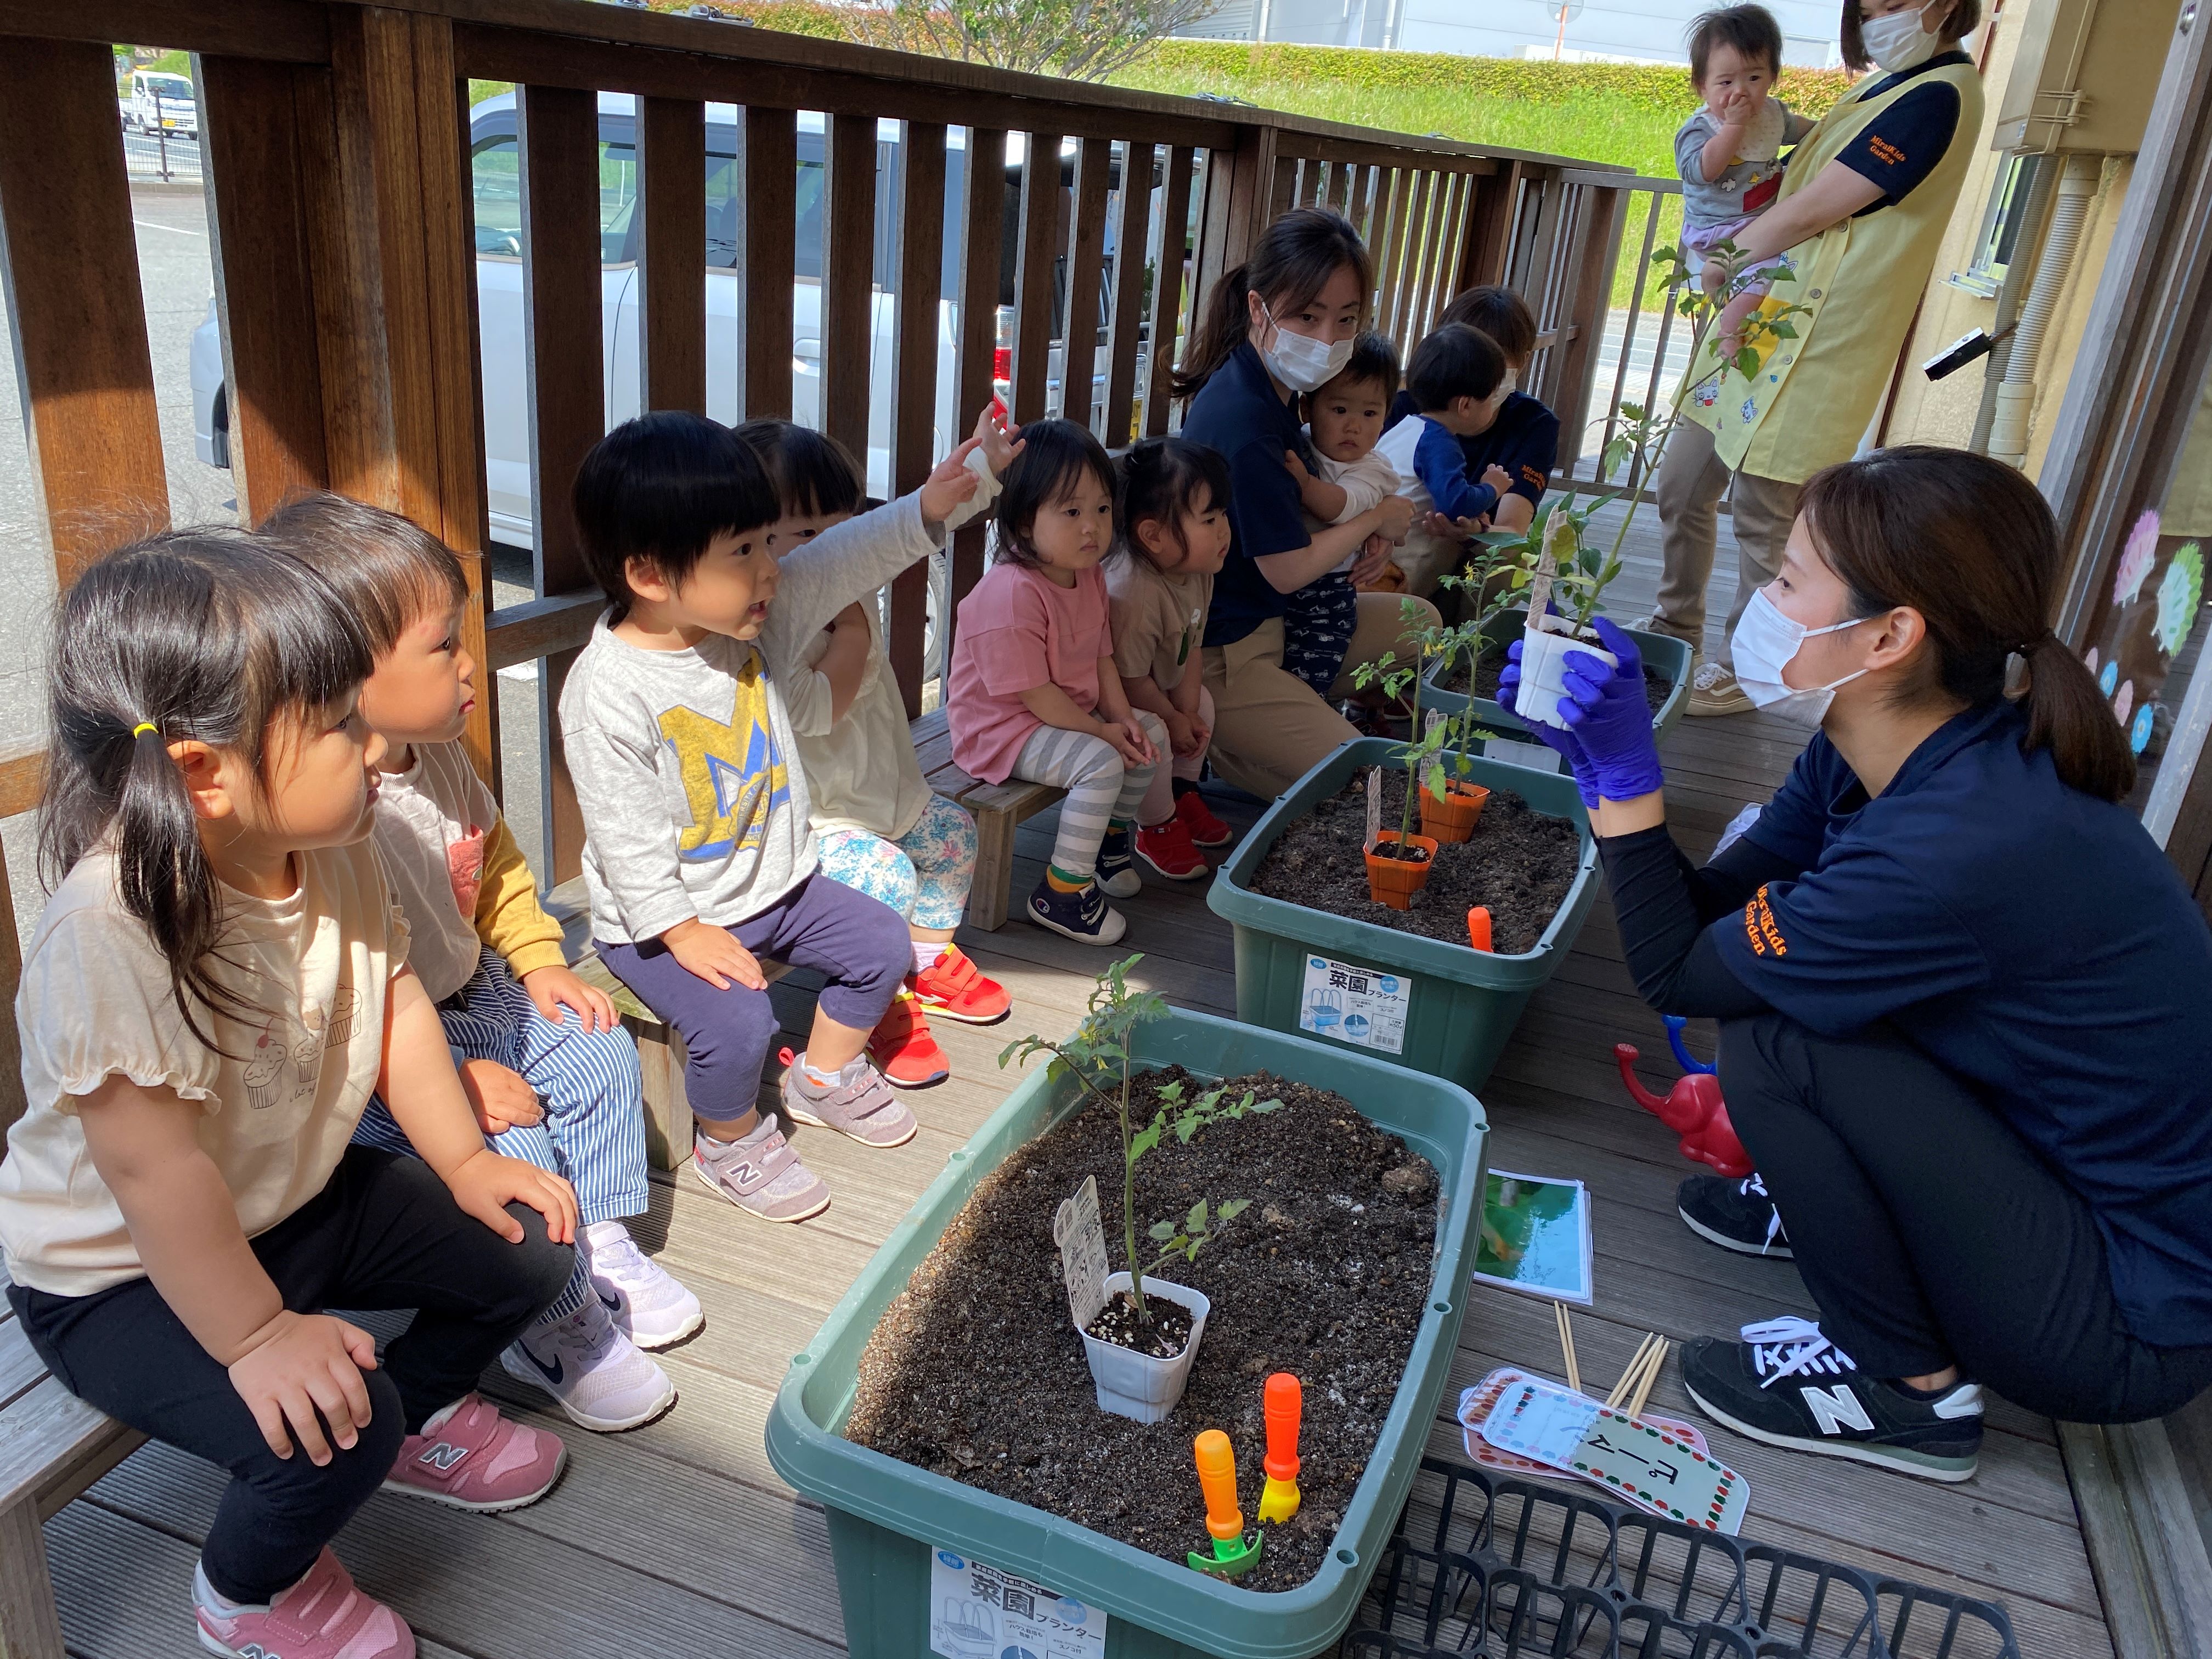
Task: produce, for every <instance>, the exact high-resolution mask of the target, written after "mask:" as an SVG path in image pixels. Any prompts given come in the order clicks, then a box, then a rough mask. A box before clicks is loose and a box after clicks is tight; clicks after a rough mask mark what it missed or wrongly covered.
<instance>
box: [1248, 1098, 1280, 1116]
mask: <svg viewBox="0 0 2212 1659" xmlns="http://www.w3.org/2000/svg"><path fill="white" fill-rule="evenodd" d="M1282 1109H1283V1103H1282V1102H1281V1101H1279V1100H1263V1101H1261V1103H1259V1104H1258V1105H1257V1106H1255V1107H1254V1108H1253V1110H1254V1111H1255V1112H1258V1113H1261V1114H1262V1115H1264V1114H1266V1113H1268V1112H1279V1111H1281V1110H1282Z"/></svg>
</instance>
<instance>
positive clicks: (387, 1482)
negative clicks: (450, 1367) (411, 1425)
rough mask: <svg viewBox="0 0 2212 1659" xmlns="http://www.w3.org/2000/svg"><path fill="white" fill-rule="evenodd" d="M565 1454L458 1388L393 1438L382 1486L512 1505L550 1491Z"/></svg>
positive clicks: (465, 1502)
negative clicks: (412, 1430) (416, 1429)
mask: <svg viewBox="0 0 2212 1659" xmlns="http://www.w3.org/2000/svg"><path fill="white" fill-rule="evenodd" d="M567 1463H568V1448H567V1447H566V1446H564V1445H562V1443H561V1439H560V1437H559V1436H558V1435H551V1434H548V1433H546V1432H545V1431H544V1430H543V1429H532V1428H525V1427H524V1426H523V1425H521V1424H520V1423H516V1422H512V1421H510V1420H509V1419H507V1418H504V1417H501V1415H500V1414H499V1411H498V1408H497V1407H495V1406H493V1404H492V1403H491V1402H490V1401H489V1400H486V1399H485V1398H484V1397H483V1395H475V1394H471V1395H462V1396H461V1399H460V1401H459V1404H457V1405H452V1406H448V1407H446V1409H445V1410H444V1411H442V1412H440V1413H438V1414H437V1415H436V1416H435V1417H433V1418H432V1419H430V1420H429V1421H428V1423H425V1424H424V1425H422V1433H420V1434H410V1435H409V1436H408V1437H406V1438H405V1439H404V1440H403V1441H401V1442H400V1443H399V1455H398V1458H397V1459H395V1460H394V1461H393V1462H392V1473H391V1474H387V1475H386V1476H385V1477H384V1489H385V1490H386V1492H398V1493H400V1494H402V1495H403V1496H404V1497H408V1498H428V1499H429V1500H430V1501H431V1502H432V1503H434V1504H450V1505H451V1506H452V1507H453V1508H454V1509H457V1510H480V1511H486V1512H489V1511H491V1510H519V1509H520V1508H522V1506H523V1505H524V1504H535V1503H536V1502H537V1501H538V1499H539V1498H543V1497H544V1496H545V1494H546V1493H547V1492H550V1491H552V1490H553V1483H554V1482H555V1481H556V1480H559V1479H560V1478H561V1471H562V1468H564V1467H566V1465H567ZM349 1659H350V1656H349Z"/></svg>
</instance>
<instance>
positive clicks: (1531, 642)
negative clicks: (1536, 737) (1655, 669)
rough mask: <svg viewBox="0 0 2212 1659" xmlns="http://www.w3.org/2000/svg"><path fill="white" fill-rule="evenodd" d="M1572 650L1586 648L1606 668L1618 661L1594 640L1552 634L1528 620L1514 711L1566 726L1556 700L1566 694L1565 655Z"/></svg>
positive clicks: (1544, 722)
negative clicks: (1560, 716)
mask: <svg viewBox="0 0 2212 1659" xmlns="http://www.w3.org/2000/svg"><path fill="white" fill-rule="evenodd" d="M1571 651H1587V652H1589V654H1590V655H1591V656H1593V657H1595V658H1596V659H1598V660H1599V661H1600V662H1601V663H1603V664H1605V665H1607V667H1608V668H1611V667H1617V666H1618V665H1620V658H1618V657H1616V656H1614V655H1613V653H1612V652H1610V651H1607V649H1605V647H1602V646H1601V645H1599V644H1598V643H1597V641H1595V640H1594V639H1585V640H1578V639H1577V638H1575V637H1574V636H1573V635H1571V634H1554V633H1553V632H1552V630H1551V629H1548V628H1539V627H1537V626H1536V625H1535V624H1534V623H1529V624H1528V627H1527V628H1525V629H1522V635H1521V684H1520V685H1519V687H1518V688H1516V690H1515V691H1514V693H1513V712H1514V713H1515V714H1518V715H1519V716H1520V717H1521V718H1522V720H1533V721H1534V722H1536V723H1537V724H1539V725H1541V726H1552V727H1553V728H1554V729H1556V730H1559V731H1565V729H1566V724H1567V723H1566V722H1565V720H1561V719H1560V718H1559V699H1560V698H1561V697H1564V696H1566V695H1567V689H1566V685H1565V676H1566V656H1567V653H1569V652H1571Z"/></svg>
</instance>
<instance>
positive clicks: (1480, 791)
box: [1421, 779, 1490, 842]
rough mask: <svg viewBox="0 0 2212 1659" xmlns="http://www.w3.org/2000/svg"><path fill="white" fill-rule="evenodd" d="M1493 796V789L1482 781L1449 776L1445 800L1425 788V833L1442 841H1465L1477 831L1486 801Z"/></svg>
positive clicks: (1423, 823) (1422, 796)
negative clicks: (1484, 785) (1488, 787)
mask: <svg viewBox="0 0 2212 1659" xmlns="http://www.w3.org/2000/svg"><path fill="white" fill-rule="evenodd" d="M1488 799H1490V791H1489V790H1487V789H1486V788H1484V787H1482V786H1481V785H1480V784H1479V783H1460V782H1457V781H1452V780H1449V779H1448V780H1446V781H1445V783H1444V798H1443V800H1441V801H1439V800H1438V799H1437V798H1436V796H1435V795H1434V794H1432V793H1430V792H1429V791H1428V790H1426V789H1424V790H1422V791H1421V833H1422V834H1423V835H1425V836H1430V837H1431V839H1433V840H1436V841H1439V842H1446V841H1465V840H1466V839H1467V838H1468V836H1471V835H1473V834H1474V826H1475V822H1476V820H1477V819H1479V818H1480V817H1482V804H1483V802H1485V801H1486V800H1488Z"/></svg>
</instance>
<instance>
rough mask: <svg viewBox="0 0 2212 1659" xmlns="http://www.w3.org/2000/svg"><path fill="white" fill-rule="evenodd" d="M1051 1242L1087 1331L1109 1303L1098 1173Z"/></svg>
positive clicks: (1065, 1209) (1066, 1207)
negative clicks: (1056, 1248)
mask: <svg viewBox="0 0 2212 1659" xmlns="http://www.w3.org/2000/svg"><path fill="white" fill-rule="evenodd" d="M1052 1242H1053V1243H1055V1244H1057V1245H1059V1246H1060V1277H1061V1279H1065V1280H1066V1284H1067V1311H1068V1312H1069V1314H1070V1315H1072V1316H1073V1317H1074V1320H1075V1328H1076V1329H1077V1330H1079V1331H1087V1330H1089V1329H1090V1328H1091V1321H1092V1320H1094V1319H1096V1318H1097V1317H1098V1314H1099V1310H1101V1309H1103V1307H1105V1305H1106V1229H1105V1228H1104V1226H1103V1225H1101V1224H1100V1222H1099V1219H1098V1177H1097V1176H1084V1177H1083V1184H1082V1185H1081V1186H1080V1187H1078V1188H1076V1189H1075V1196H1074V1197H1073V1198H1067V1199H1062V1200H1060V1208H1059V1209H1058V1210H1057V1211H1055V1212H1054V1214H1053V1218H1052ZM994 1659H996V1656H994Z"/></svg>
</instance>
